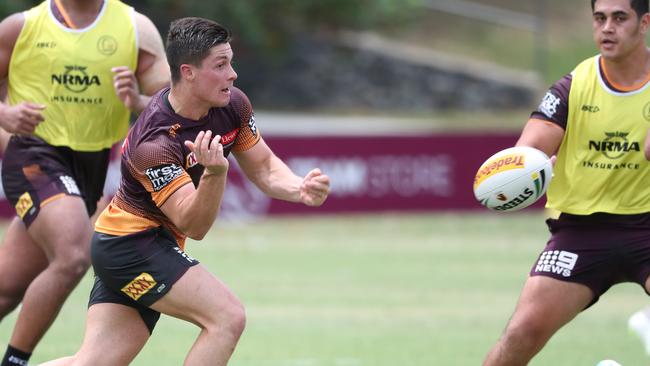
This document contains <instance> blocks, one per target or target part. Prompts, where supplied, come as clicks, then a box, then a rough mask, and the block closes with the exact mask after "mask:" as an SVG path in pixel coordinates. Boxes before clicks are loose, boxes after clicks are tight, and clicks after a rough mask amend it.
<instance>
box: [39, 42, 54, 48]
mask: <svg viewBox="0 0 650 366" xmlns="http://www.w3.org/2000/svg"><path fill="white" fill-rule="evenodd" d="M55 47H56V42H54V41H39V42H36V48H55Z"/></svg>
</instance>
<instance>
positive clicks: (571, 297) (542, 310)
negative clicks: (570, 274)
mask: <svg viewBox="0 0 650 366" xmlns="http://www.w3.org/2000/svg"><path fill="white" fill-rule="evenodd" d="M593 297H594V294H593V292H592V291H591V290H590V289H589V288H588V287H587V286H585V285H582V284H579V283H574V282H567V281H561V280H557V279H554V278H551V277H546V276H531V277H529V278H528V280H526V283H525V285H524V288H523V290H522V292H521V295H520V297H519V301H518V302H517V307H516V308H515V312H514V314H513V316H512V318H511V320H510V323H509V328H520V327H521V328H523V329H526V328H529V329H532V330H535V331H539V332H542V333H551V334H552V333H553V332H555V331H556V330H558V329H560V328H561V327H562V326H563V325H565V324H566V323H568V322H569V321H570V320H571V319H573V318H574V317H575V316H576V315H578V314H579V313H580V312H581V311H582V310H584V309H585V308H586V307H587V306H588V305H589V304H590V303H591V301H592V299H593Z"/></svg>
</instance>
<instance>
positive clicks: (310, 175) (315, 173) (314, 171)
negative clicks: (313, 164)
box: [304, 168, 322, 180]
mask: <svg viewBox="0 0 650 366" xmlns="http://www.w3.org/2000/svg"><path fill="white" fill-rule="evenodd" d="M321 174H322V173H321V171H320V169H318V168H316V169H312V170H311V171H310V172H309V173H307V175H306V176H305V178H304V180H311V179H312V178H313V177H316V176H318V175H321Z"/></svg>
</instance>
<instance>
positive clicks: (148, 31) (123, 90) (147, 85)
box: [113, 12, 170, 114]
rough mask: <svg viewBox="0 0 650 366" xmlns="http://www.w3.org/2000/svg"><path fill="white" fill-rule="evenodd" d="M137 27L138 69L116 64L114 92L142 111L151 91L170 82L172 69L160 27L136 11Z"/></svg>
mask: <svg viewBox="0 0 650 366" xmlns="http://www.w3.org/2000/svg"><path fill="white" fill-rule="evenodd" d="M135 20H136V28H137V30H138V40H139V48H138V66H137V69H136V70H135V71H133V70H131V69H129V68H128V67H126V66H120V67H114V68H113V72H114V73H115V76H114V78H113V83H114V86H115V92H116V93H117V95H118V96H119V97H120V99H121V100H122V102H123V103H124V105H126V107H127V108H129V109H130V110H131V111H133V112H135V113H138V114H139V113H140V112H142V110H143V109H144V107H145V106H146V105H147V103H148V102H149V99H150V97H151V95H153V94H155V93H156V92H157V91H158V90H160V89H162V88H163V87H165V86H168V85H169V80H170V72H169V66H168V65H167V59H166V58H165V49H164V46H163V41H162V38H161V36H160V33H159V32H158V29H157V28H156V26H155V25H154V24H153V22H152V21H151V20H150V19H149V18H147V17H146V16H144V15H143V14H140V13H137V12H136V14H135Z"/></svg>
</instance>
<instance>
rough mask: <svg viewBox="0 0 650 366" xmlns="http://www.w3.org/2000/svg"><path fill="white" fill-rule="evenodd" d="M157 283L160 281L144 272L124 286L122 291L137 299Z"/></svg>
mask: <svg viewBox="0 0 650 366" xmlns="http://www.w3.org/2000/svg"><path fill="white" fill-rule="evenodd" d="M157 283H158V282H156V280H154V279H153V277H152V276H151V275H150V274H149V273H147V272H142V273H141V274H140V275H139V276H138V277H136V278H134V279H133V281H131V282H129V283H128V284H127V285H126V286H124V287H122V292H124V293H125V294H126V295H127V296H128V297H130V298H132V299H133V300H137V299H139V298H140V297H142V295H144V294H146V293H147V292H149V290H151V289H152V288H153V287H154V286H156V284H157Z"/></svg>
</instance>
